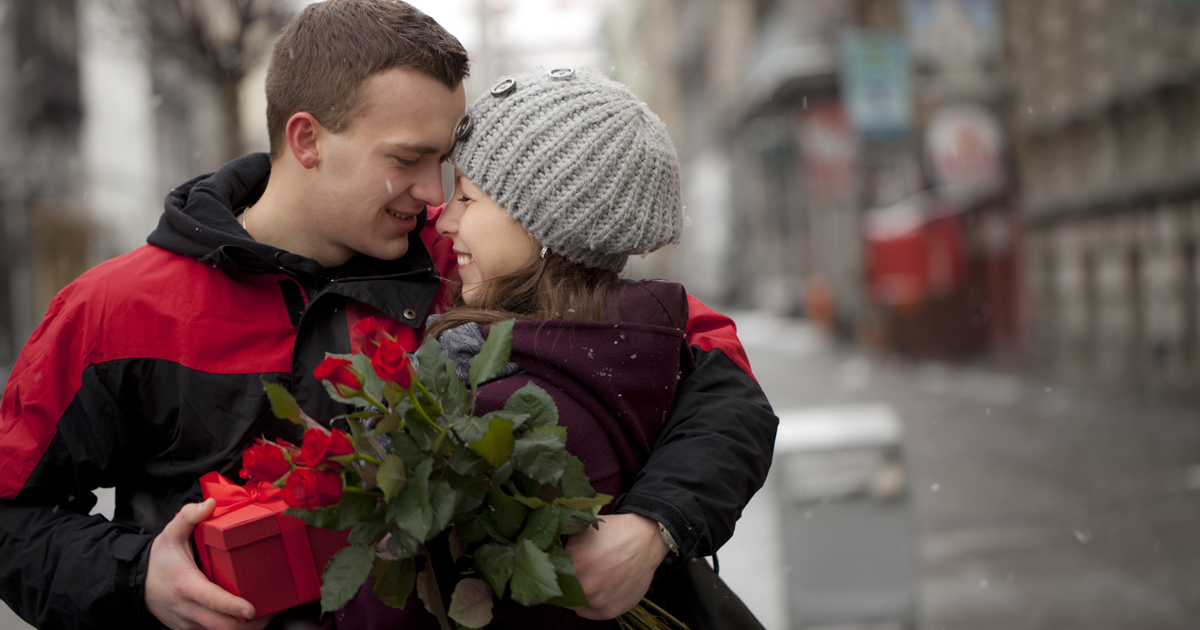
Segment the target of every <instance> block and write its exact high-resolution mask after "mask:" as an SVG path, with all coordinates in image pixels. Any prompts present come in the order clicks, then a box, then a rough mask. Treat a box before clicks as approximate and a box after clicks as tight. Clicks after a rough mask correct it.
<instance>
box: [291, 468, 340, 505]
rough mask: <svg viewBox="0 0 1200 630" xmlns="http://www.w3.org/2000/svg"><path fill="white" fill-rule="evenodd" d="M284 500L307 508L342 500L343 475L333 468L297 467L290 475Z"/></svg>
mask: <svg viewBox="0 0 1200 630" xmlns="http://www.w3.org/2000/svg"><path fill="white" fill-rule="evenodd" d="M283 500H284V501H285V502H286V503H287V504H288V505H290V506H292V507H294V508H301V509H305V510H311V509H314V508H319V507H326V506H330V505H333V504H335V503H337V502H338V501H341V500H342V476H341V475H339V474H337V473H335V472H333V471H331V470H312V469H311V468H297V469H296V470H293V471H292V474H290V475H288V480H287V486H285V487H284V489H283Z"/></svg>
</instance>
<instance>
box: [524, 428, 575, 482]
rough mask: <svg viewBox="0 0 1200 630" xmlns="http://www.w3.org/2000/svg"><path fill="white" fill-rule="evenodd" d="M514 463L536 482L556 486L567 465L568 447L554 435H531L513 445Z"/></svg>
mask: <svg viewBox="0 0 1200 630" xmlns="http://www.w3.org/2000/svg"><path fill="white" fill-rule="evenodd" d="M513 461H515V462H516V464H517V468H519V469H520V470H521V472H523V473H525V474H526V475H529V476H530V477H531V478H532V479H533V480H534V481H537V482H538V483H544V484H547V485H550V484H556V483H558V480H559V479H561V478H562V476H563V470H564V469H565V468H566V465H567V447H565V446H563V443H562V441H561V440H559V439H558V437H556V436H554V435H547V434H545V433H531V434H529V435H528V436H526V437H523V438H521V439H519V440H517V441H516V443H515V444H514V445H513Z"/></svg>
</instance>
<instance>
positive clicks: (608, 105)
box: [450, 68, 683, 271]
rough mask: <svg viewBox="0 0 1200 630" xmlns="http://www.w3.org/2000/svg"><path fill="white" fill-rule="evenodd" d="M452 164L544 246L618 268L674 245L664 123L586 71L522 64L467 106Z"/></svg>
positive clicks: (675, 169) (678, 223)
mask: <svg viewBox="0 0 1200 630" xmlns="http://www.w3.org/2000/svg"><path fill="white" fill-rule="evenodd" d="M467 116H468V117H469V118H464V119H463V122H462V123H461V124H460V125H459V128H458V130H457V135H458V143H457V144H456V145H455V147H454V151H453V152H452V153H451V154H450V160H451V161H452V162H453V163H454V165H455V166H456V167H458V169H459V170H461V171H462V172H463V173H464V174H465V175H466V176H467V177H469V178H470V179H471V181H473V182H475V184H476V185H477V186H479V188H480V189H482V190H483V191H484V192H486V193H488V194H489V195H491V196H492V199H493V200H494V201H495V202H496V203H497V204H499V205H500V206H502V207H504V208H505V209H507V211H508V215H509V216H510V217H512V218H513V219H516V220H517V221H520V223H521V225H522V226H524V227H525V229H526V230H527V231H528V232H529V233H530V234H532V235H533V236H534V238H536V239H538V240H539V241H540V242H541V243H542V245H544V246H546V247H548V248H549V249H550V251H552V252H554V253H557V254H559V255H560V256H562V257H563V258H566V259H567V260H569V261H571V262H574V263H578V264H581V265H583V266H585V267H594V268H600V269H610V270H612V271H620V270H621V268H622V267H623V266H624V264H625V261H626V259H627V258H628V256H629V255H631V254H645V253H648V252H652V251H654V250H656V249H658V248H660V247H662V246H663V245H666V244H667V243H678V242H679V236H680V233H681V232H682V231H683V208H682V206H681V203H680V188H679V158H678V157H677V156H676V155H675V147H674V145H672V144H671V138H670V137H669V136H668V135H667V129H666V127H665V126H664V125H663V124H662V121H660V120H659V119H658V117H657V116H655V115H654V112H651V111H650V109H649V108H648V107H646V105H645V104H644V103H642V102H640V101H638V99H637V97H635V96H634V95H633V93H631V92H630V91H629V89H628V88H626V87H625V86H623V85H621V84H620V83H617V82H615V81H612V80H611V79H609V78H607V77H605V76H604V75H603V74H600V73H599V72H596V71H595V70H591V69H589V68H580V69H578V70H571V69H569V68H559V69H555V70H551V71H546V70H544V69H542V68H535V69H532V70H527V71H525V72H523V73H521V74H518V75H516V76H513V77H510V78H506V79H503V80H501V81H500V82H498V83H497V84H496V85H495V87H493V88H492V89H491V91H490V92H485V93H484V95H483V96H481V97H480V98H479V99H478V100H476V101H475V103H474V104H472V105H471V107H470V108H469V109H468V110H467Z"/></svg>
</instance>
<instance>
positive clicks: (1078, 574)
mask: <svg viewBox="0 0 1200 630" xmlns="http://www.w3.org/2000/svg"><path fill="white" fill-rule="evenodd" d="M736 319H737V320H738V324H739V334H740V335H741V337H742V339H743V342H744V343H745V345H746V347H747V350H748V352H749V353H750V358H751V364H752V366H753V369H754V370H755V374H756V376H757V377H758V379H759V381H760V382H761V383H762V385H763V388H764V389H765V390H766V391H767V394H768V396H769V397H770V398H771V401H772V404H773V405H774V406H775V407H776V408H777V409H778V410H786V409H791V408H805V407H811V406H828V405H834V406H836V405H852V404H861V403H884V404H887V405H889V406H891V407H892V408H894V409H895V410H896V411H897V412H898V413H899V415H900V417H901V419H902V421H903V426H904V430H905V434H906V440H907V453H908V463H909V473H910V488H911V490H912V492H913V495H914V496H913V500H914V501H915V505H916V515H917V519H918V539H919V540H918V549H919V557H920V578H921V579H920V582H921V586H920V589H921V613H922V619H923V623H922V627H923V628H927V629H930V630H942V629H943V628H944V629H946V630H952V629H955V628H965V629H970V630H991V629H996V630H1001V629H1003V630H1011V629H1013V628H1030V629H1040V628H1045V629H1047V630H1050V629H1053V630H1075V629H1078V630H1084V629H1086V630H1103V629H1130V630H1133V629H1137V630H1143V629H1156V630H1176V629H1178V630H1183V629H1185V628H1187V629H1192V628H1196V627H1200V536H1197V534H1196V532H1198V531H1200V405H1198V404H1196V402H1195V401H1184V400H1174V401H1161V400H1160V401H1153V400H1149V401H1147V400H1141V399H1139V398H1137V397H1134V396H1131V395H1122V394H1118V393H1109V392H1083V391H1077V390H1070V389H1064V388H1061V387H1058V386H1057V385H1056V384H1053V383H1045V382H1039V381H1036V380H1032V379H1027V378H1024V377H1022V376H1021V375H1019V374H1005V373H1001V372H998V371H994V370H989V369H986V368H984V367H979V366H973V367H968V368H963V367H956V366H951V365H946V364H939V363H923V362H908V361H896V360H885V359H875V358H870V357H867V356H866V355H864V354H862V353H861V352H858V351H856V350H853V349H849V348H844V347H837V346H833V345H831V344H829V343H827V342H825V341H824V340H823V338H822V337H821V335H819V334H818V333H816V332H815V331H813V330H812V329H811V328H809V327H807V326H805V325H804V324H803V323H798V322H795V321H779V320H775V319H772V318H770V317H767V316H764V315H761V314H756V313H743V314H739V315H737V316H736ZM760 500H763V499H762V497H759V498H756V502H757V501H760ZM752 518H770V515H769V513H765V512H758V513H755V512H751V511H750V510H748V511H747V515H746V516H745V517H743V521H744V522H743V523H741V524H739V531H738V533H737V534H736V535H735V539H741V538H742V534H743V531H742V528H743V527H744V526H746V525H747V524H748V523H746V521H749V520H751V519H752ZM763 527H764V526H762V525H761V524H755V525H749V529H750V530H751V531H752V532H753V533H751V534H750V537H751V538H752V539H753V538H757V539H758V541H757V544H758V545H759V546H760V547H761V546H764V545H763V544H762V542H761V541H762V538H761V537H762V536H764V535H766V533H765V531H766V530H763ZM768 529H769V527H768ZM738 542H740V541H739V540H735V543H731V545H732V544H737V543H738ZM772 544H777V543H772ZM736 548H737V547H733V548H732V549H727V551H729V552H732V551H733V549H736ZM726 555H733V554H732V553H726V552H722V554H721V559H722V565H723V571H722V574H723V575H725V577H726V579H727V580H728V581H730V582H731V583H734V582H735V581H736V582H738V583H739V584H743V582H741V580H743V578H742V577H741V576H740V575H736V574H732V573H729V572H728V570H726V569H725V567H726V565H728V563H729V562H728V561H727V560H726V557H725V556H726ZM767 569H768V567H766V566H764V565H762V564H759V565H757V568H756V569H755V568H754V567H751V571H752V573H751V575H750V576H749V578H746V581H745V582H744V586H741V585H739V586H735V589H736V590H737V591H738V592H739V593H745V594H750V595H749V596H747V595H744V597H745V598H746V599H747V600H748V603H749V599H751V597H754V598H758V599H759V600H761V603H760V604H759V605H760V606H762V607H763V608H762V609H761V610H762V611H763V613H762V615H761V616H762V617H764V618H763V621H764V623H766V621H767V618H768V617H769V618H771V619H772V621H773V623H772V624H767V627H768V628H786V627H787V625H786V623H787V622H786V620H784V619H780V618H778V615H777V612H778V610H779V609H780V605H779V602H778V601H777V600H776V601H774V602H772V600H771V598H770V596H767V597H763V596H762V595H763V593H764V592H765V593H768V594H769V593H770V592H771V589H769V588H767V589H765V590H764V589H763V588H762V586H761V583H762V577H761V575H759V576H757V577H755V576H754V575H753V571H754V570H757V571H758V573H759V574H761V573H762V572H763V571H764V570H767ZM729 570H732V567H731V568H730V569H729ZM789 570H793V571H794V570H798V568H796V567H790V568H789V567H782V568H781V569H780V570H779V571H780V574H779V576H778V577H777V578H776V579H777V580H779V582H778V583H779V584H782V583H783V582H782V580H783V577H782V575H786V572H787V571H789ZM755 580H757V582H756V581H755ZM755 610H756V612H757V611H759V610H760V609H759V608H755ZM772 611H774V612H772Z"/></svg>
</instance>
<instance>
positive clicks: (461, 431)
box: [454, 414, 494, 444]
mask: <svg viewBox="0 0 1200 630" xmlns="http://www.w3.org/2000/svg"><path fill="white" fill-rule="evenodd" d="M493 417H494V416H493V414H488V415H486V416H483V417H482V418H481V417H478V416H470V417H466V418H463V417H458V418H455V419H454V423H455V426H454V433H455V434H456V435H458V437H459V439H460V440H462V441H463V442H465V443H467V444H470V443H471V442H475V441H477V440H479V438H481V437H483V434H484V433H485V432H486V431H487V429H488V424H489V423H490V422H491V421H492V418H493Z"/></svg>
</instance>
